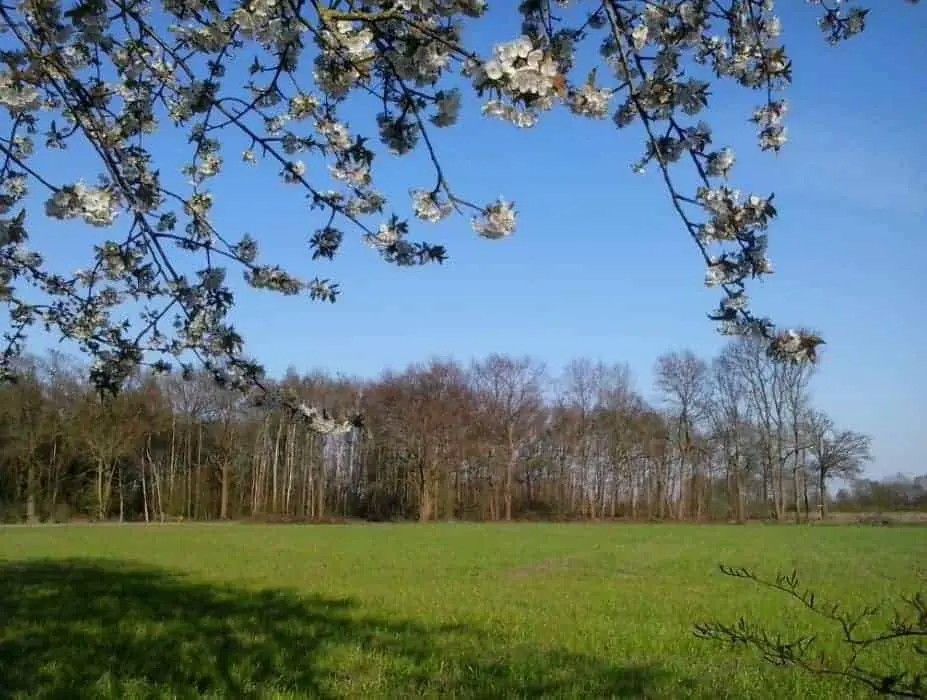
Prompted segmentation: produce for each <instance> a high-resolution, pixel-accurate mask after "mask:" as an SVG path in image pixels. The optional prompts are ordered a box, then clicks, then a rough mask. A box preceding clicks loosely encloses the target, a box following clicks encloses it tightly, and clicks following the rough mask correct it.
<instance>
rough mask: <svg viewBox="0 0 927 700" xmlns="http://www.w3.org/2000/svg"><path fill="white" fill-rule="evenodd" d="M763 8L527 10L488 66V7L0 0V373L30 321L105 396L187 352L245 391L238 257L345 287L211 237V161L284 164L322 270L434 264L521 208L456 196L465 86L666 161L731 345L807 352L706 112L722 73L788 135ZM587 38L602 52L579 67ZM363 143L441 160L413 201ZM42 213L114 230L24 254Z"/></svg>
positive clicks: (752, 211) (312, 0)
mask: <svg viewBox="0 0 927 700" xmlns="http://www.w3.org/2000/svg"><path fill="white" fill-rule="evenodd" d="M807 4H808V5H810V6H812V7H811V8H810V9H811V10H812V11H814V12H816V13H817V21H818V24H819V26H820V28H821V30H822V32H823V35H824V39H825V40H827V41H829V42H831V43H838V42H841V41H843V40H845V39H848V38H850V37H852V36H854V35H856V34H858V33H859V32H861V31H862V30H863V29H864V27H865V22H866V17H867V10H864V9H861V8H858V7H850V6H848V3H845V2H843V1H842V0H807ZM503 5H505V4H504V3H500V9H499V10H498V11H512V10H511V9H509V6H506V7H503ZM776 5H777V3H776V2H774V0H681V1H679V0H586V1H580V0H574V1H572V2H570V1H568V0H555V1H551V0H524V1H523V2H521V3H520V4H518V6H517V12H518V13H520V16H521V34H520V36H517V37H514V38H513V37H501V39H503V40H502V41H500V43H497V44H496V45H495V47H494V49H493V50H492V52H491V54H490V55H485V56H481V55H478V53H477V52H476V51H474V50H473V49H472V48H469V46H470V44H469V43H468V39H467V30H468V28H469V26H470V25H472V24H474V23H476V22H479V21H480V20H481V19H483V18H485V17H486V16H487V10H488V7H487V3H486V2H485V0H330V1H328V2H323V1H322V0H230V1H223V0H163V2H160V3H156V2H150V1H149V0H112V1H110V2H105V1H104V0H76V1H73V2H60V1H59V0H16V1H15V2H7V1H4V2H0V30H2V31H3V33H4V35H5V38H4V47H3V50H2V51H0V64H2V67H0V104H2V106H3V107H4V111H5V114H4V115H3V117H2V123H0V130H2V135H0V158H2V169H0V216H2V218H0V299H2V300H3V302H4V303H5V305H6V306H7V308H8V310H9V315H10V328H9V330H8V332H7V333H6V334H5V343H4V348H3V350H2V359H0V374H3V375H4V376H6V377H9V376H11V375H12V373H13V368H14V366H15V365H14V360H15V358H16V357H17V356H19V355H20V354H21V353H22V352H23V349H24V347H25V342H26V338H27V333H28V332H29V329H30V328H32V327H34V326H44V327H46V328H47V329H49V330H50V331H51V332H53V333H56V334H58V335H60V336H61V337H64V338H68V339H70V340H72V341H74V342H76V343H77V345H78V346H79V347H80V349H81V350H82V351H84V352H85V353H87V354H88V355H89V356H90V357H91V358H92V359H93V365H92V379H93V382H94V383H95V384H96V385H97V387H99V388H100V389H101V390H105V389H109V390H115V389H117V388H118V387H119V386H120V385H121V384H122V383H123V382H124V380H125V379H126V378H127V377H128V376H130V375H131V374H132V372H133V371H134V370H135V369H136V368H137V367H138V366H139V365H143V364H147V365H151V366H153V367H154V368H156V369H158V370H164V371H166V370H168V369H169V368H170V366H171V365H170V363H171V362H176V363H179V364H180V366H181V367H182V368H183V370H184V371H185V372H186V373H189V372H191V371H192V369H193V368H194V366H195V365H196V363H197V361H199V362H200V363H202V364H204V365H205V366H206V367H207V369H209V370H210V371H211V372H212V373H213V374H214V375H215V376H216V378H218V379H220V380H221V381H222V382H224V383H227V384H231V385H233V386H234V385H237V386H246V385H247V386H250V385H253V384H254V383H258V384H259V383H260V382H261V377H262V374H263V370H262V368H261V366H260V364H259V362H257V361H256V360H254V359H253V358H249V357H248V356H247V354H246V352H245V340H244V338H242V337H241V336H240V335H239V333H238V332H237V331H236V330H235V328H234V326H233V325H232V324H231V322H230V321H229V318H228V314H229V311H230V309H231V308H232V306H233V304H234V302H235V297H234V294H233V293H232V291H231V289H230V287H229V284H228V282H227V280H228V274H229V271H230V270H235V271H240V272H241V273H242V274H243V275H244V279H245V280H246V281H247V283H248V284H249V285H250V286H251V287H254V288H259V289H268V290H272V291H275V292H279V293H280V294H285V295H308V296H309V297H310V298H312V299H316V300H323V301H334V300H335V299H336V297H337V295H338V292H339V287H338V284H337V282H336V281H333V280H330V279H326V278H321V277H317V278H314V279H301V278H298V277H297V276H295V275H293V274H291V273H290V272H289V271H288V270H286V269H285V268H284V267H282V266H281V265H279V264H276V263H273V262H265V261H263V260H262V259H261V257H260V255H259V243H260V241H259V240H258V238H256V237H252V236H250V235H243V236H240V237H238V235H239V232H233V231H220V230H218V229H217V227H216V226H215V224H214V220H215V217H214V212H215V211H216V210H217V209H218V208H219V207H221V206H222V202H221V201H214V200H213V195H212V193H211V191H210V184H211V182H213V181H214V179H215V178H217V177H219V176H220V175H221V174H222V172H223V163H224V162H225V160H226V159H230V158H238V157H240V158H241V159H242V160H243V161H245V162H246V163H253V164H255V165H263V166H266V167H270V168H274V169H275V170H277V171H278V172H279V177H280V179H281V180H282V182H283V183H284V184H286V185H289V186H292V187H294V188H295V189H297V190H299V191H301V192H302V193H303V194H305V195H306V196H307V198H308V202H309V207H310V208H311V209H313V210H317V212H318V216H319V217H320V221H319V225H318V227H317V229H316V230H315V232H314V233H313V235H312V236H311V243H310V245H311V248H312V257H313V258H314V259H318V258H329V259H330V258H333V257H334V256H335V255H336V254H337V253H338V251H339V248H340V247H341V245H342V242H343V240H344V236H345V232H346V231H348V230H352V229H353V230H359V231H360V233H361V235H362V238H363V240H364V241H365V242H366V243H367V244H368V245H369V246H371V247H372V248H373V249H374V250H375V251H377V252H378V253H379V254H380V255H381V256H382V257H383V259H384V260H385V261H386V262H388V263H391V264H394V265H399V266H410V265H424V264H428V263H432V262H439V263H440V262H442V261H444V260H445V259H446V256H447V253H446V251H445V248H444V247H443V246H441V245H438V244H432V243H428V242H423V241H414V240H412V236H413V233H412V230H413V224H414V222H415V221H416V220H417V221H418V222H422V223H437V222H440V221H442V220H444V219H446V218H448V217H450V216H452V215H454V214H458V215H463V216H471V217H472V226H473V229H474V231H475V232H476V233H477V234H478V235H480V236H482V237H484V238H488V239H499V238H504V237H507V236H509V235H511V234H512V233H513V232H514V231H515V229H516V209H515V206H514V204H513V203H511V202H509V201H506V200H505V199H501V198H500V199H498V200H497V201H493V202H489V203H478V204H475V203H472V202H471V201H469V200H468V199H467V198H466V196H465V194H463V193H459V192H458V191H457V190H456V189H454V187H453V183H452V182H450V181H449V179H448V178H447V177H445V174H444V171H443V170H442V167H441V160H440V157H439V153H438V152H437V151H436V149H435V148H434V147H433V142H432V139H431V137H430V134H431V132H432V130H433V129H444V128H449V127H452V126H453V125H454V124H455V122H456V121H457V117H458V112H459V110H460V108H461V104H462V101H463V100H464V99H467V98H470V99H474V98H475V99H477V100H479V102H480V104H481V110H482V113H483V114H484V115H485V116H486V117H489V118H498V119H503V120H505V121H508V122H511V123H512V124H513V125H514V126H515V127H518V128H529V127H531V126H533V125H534V124H535V123H537V122H538V120H539V119H542V118H543V116H544V114H545V113H546V112H548V111H549V110H552V109H554V108H565V109H567V110H569V111H570V112H571V113H572V114H574V115H576V116H577V117H579V118H588V119H607V118H611V119H612V120H613V121H614V124H615V125H616V126H617V127H618V128H619V129H625V128H628V127H632V126H633V127H636V128H638V129H639V130H640V131H641V133H642V135H643V141H644V147H643V152H642V156H641V158H640V160H639V161H638V162H636V163H634V164H633V167H634V168H635V170H638V171H641V170H643V169H644V168H645V167H648V166H652V167H654V168H655V169H656V170H658V171H659V173H660V174H661V177H662V179H663V180H664V182H665V185H666V190H667V193H668V195H669V199H670V204H671V206H672V207H673V208H674V209H675V211H676V212H677V213H678V215H679V217H680V220H681V222H682V227H683V228H684V229H685V231H686V233H687V234H688V236H689V237H690V238H691V239H692V241H693V242H694V244H695V246H696V247H697V249H698V251H699V252H700V254H701V256H702V258H703V259H704V263H705V265H706V275H705V284H706V285H708V286H712V287H718V288H720V290H721V292H722V299H721V301H720V304H719V307H718V309H717V310H716V311H715V312H714V313H712V314H710V316H711V318H713V319H714V320H715V321H717V322H718V323H719V324H720V326H721V330H722V332H724V333H728V334H734V335H749V336H760V337H762V338H763V339H765V341H766V343H767V349H768V352H769V353H770V354H771V355H773V356H774V357H776V358H779V359H782V360H789V361H798V362H805V361H813V360H814V359H815V349H816V347H817V346H818V345H820V343H822V342H823V341H822V339H821V338H820V337H818V336H817V334H816V333H814V332H811V331H808V330H803V329H780V328H777V327H776V326H775V325H774V324H773V322H772V321H771V320H770V319H767V318H764V317H761V316H757V315H755V314H754V313H753V311H751V309H750V307H749V305H748V302H747V295H746V291H745V290H746V284H747V282H748V280H750V279H751V278H757V277H762V276H765V275H768V274H769V273H770V272H771V271H772V266H771V264H770V262H769V259H768V258H767V234H766V231H767V228H768V227H769V225H770V223H771V221H772V220H773V219H774V218H775V217H776V214H777V212H776V207H775V206H774V204H773V195H772V194H770V193H762V192H760V193H744V192H741V191H740V190H739V189H737V188H736V187H735V185H734V184H733V182H732V179H731V178H732V172H733V168H734V165H735V156H734V153H733V151H732V150H731V149H730V148H729V147H726V146H725V145H724V139H723V137H720V136H718V135H716V134H714V133H713V131H712V129H711V127H710V126H709V124H708V123H706V121H704V119H705V118H706V117H705V115H706V114H707V112H708V111H709V108H710V105H709V99H710V96H711V91H712V87H713V86H714V85H716V84H718V83H720V82H722V81H727V82H733V83H734V84H737V85H740V86H742V87H743V88H745V89H746V90H749V91H754V92H756V93H757V94H758V97H757V100H756V108H755V110H754V111H753V113H752V115H750V116H749V118H750V119H751V120H752V122H753V123H754V124H755V126H756V133H757V140H758V146H759V148H760V149H762V150H763V151H772V152H778V151H779V150H780V149H781V148H783V147H784V146H785V144H786V141H787V134H786V127H785V125H784V118H785V115H786V113H787V106H788V105H787V101H786V99H785V97H784V91H785V90H786V89H787V87H788V86H789V83H790V82H791V75H792V63H791V60H790V58H789V55H788V54H787V52H786V50H785V47H784V45H783V43H782V41H781V39H780V32H781V22H780V19H779V18H778V16H777V12H776ZM584 45H589V46H591V47H597V48H598V51H597V53H595V54H594V56H595V58H594V63H593V65H584V64H585V63H588V61H586V60H585V57H586V56H587V54H588V55H592V54H593V52H592V51H586V52H583V51H581V49H582V47H583V46H584ZM580 59H582V60H580ZM371 98H372V100H373V102H371V104H374V103H375V104H377V105H378V108H377V110H378V111H376V113H375V114H373V113H371V114H370V117H371V119H370V120H369V123H368V124H363V125H355V126H356V128H355V126H349V125H348V123H347V121H346V120H345V119H344V118H343V116H342V115H343V114H344V112H345V111H346V109H347V105H348V104H350V103H351V101H352V100H360V99H368V100H369V99H371ZM365 128H366V129H367V131H365V130H364V129H365ZM165 138H172V139H173V141H170V143H172V144H173V143H175V142H176V143H178V144H180V143H183V144H184V145H185V147H186V148H187V156H186V164H185V165H184V167H183V169H182V173H181V174H182V175H183V179H179V177H178V174H177V173H174V172H168V170H169V169H170V168H167V167H166V163H167V160H166V156H165V155H164V154H165V152H166V150H167V149H166V148H165V145H164V144H165V143H168V142H167V141H165V140H164V139H165ZM181 139H182V141H181ZM377 143H379V146H376V145H375V144H377ZM378 148H382V149H386V150H387V151H388V152H390V153H392V154H396V155H404V154H408V153H411V152H413V151H416V150H423V151H424V152H427V155H428V156H429V160H430V163H431V165H432V169H433V173H432V174H431V176H427V175H426V176H425V177H423V179H422V181H421V182H420V183H418V184H415V183H413V184H412V185H411V187H410V190H409V192H410V201H409V202H405V203H403V202H396V201H394V202H387V201H386V198H385V197H384V196H383V195H382V194H381V193H380V191H378V189H377V186H376V181H375V179H374V175H375V171H376V167H375V164H374V163H375V155H376V153H377V152H378V151H377V150H376V149H378ZM68 157H71V158H73V159H75V160H77V161H78V162H79V163H80V167H81V169H82V170H85V171H86V175H85V176H84V177H83V178H82V179H78V180H76V181H70V182H68V181H61V180H60V179H59V178H58V177H57V175H58V172H57V170H56V167H55V163H56V159H61V158H68ZM322 164H324V166H327V173H328V176H329V179H328V180H325V179H323V178H322V177H320V176H319V175H317V173H320V172H323V171H324V168H323V167H319V166H320V165H322ZM310 166H311V167H310ZM682 168H687V169H688V170H689V172H687V173H683V174H682V175H681V176H677V171H680V172H681V169H682ZM680 179H681V180H683V181H685V182H687V183H692V185H691V186H689V185H686V186H685V187H683V186H682V185H680V184H678V180H680ZM423 183H427V184H423ZM500 185H501V186H502V187H504V185H505V183H500ZM30 191H32V193H33V194H32V195H30V194H29V192H30ZM33 196H34V197H35V198H36V199H35V202H36V203H37V204H36V205H35V206H33V205H32V204H31V203H30V202H31V201H32V197H33ZM404 210H411V211H410V216H404V215H403V214H402V212H403V211H404ZM43 212H44V216H45V217H47V218H50V219H58V220H76V221H82V222H84V223H85V224H87V225H89V226H92V227H100V228H105V229H108V230H111V231H113V234H112V237H111V238H107V239H106V240H105V241H104V242H102V243H100V244H95V245H93V248H92V253H91V255H90V256H89V260H87V261H86V263H85V264H84V265H83V266H82V267H81V268H80V269H78V270H76V271H73V272H68V273H60V272H56V271H54V270H52V269H50V268H49V266H48V265H47V264H46V261H45V258H44V257H43V255H42V252H41V251H38V250H32V249H31V248H30V247H29V232H30V230H31V229H32V228H33V227H35V226H37V225H38V224H36V220H37V219H39V218H40V217H41V216H42V214H43ZM415 225H416V226H417V224H415Z"/></svg>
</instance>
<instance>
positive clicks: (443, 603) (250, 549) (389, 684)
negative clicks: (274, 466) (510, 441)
mask: <svg viewBox="0 0 927 700" xmlns="http://www.w3.org/2000/svg"><path fill="white" fill-rule="evenodd" d="M248 524H250V523H245V522H240V521H239V522H235V521H233V522H227V523H220V522H216V523H202V522H196V523H190V522H185V523H165V524H164V525H173V527H166V526H162V525H161V524H156V523H151V524H150V525H151V526H150V527H147V526H146V524H145V523H123V524H122V525H124V527H108V526H105V527H103V526H101V527H93V526H92V525H91V526H88V527H83V526H79V525H78V526H74V525H68V524H65V525H62V526H57V527H55V526H48V525H44V526H43V525H39V526H24V527H11V528H8V529H5V530H4V531H3V534H2V536H0V667H2V668H4V669H5V678H0V697H3V698H27V697H28V698H35V697H60V696H61V695H62V693H67V692H71V693H76V694H77V695H79V696H92V697H99V698H117V697H118V698H130V699H131V698H169V697H170V698H173V697H182V698H186V697H191V698H192V697H205V698H220V697H235V698H238V697H241V698H252V697H253V698H310V697H315V698H353V697H365V698H367V697H438V696H440V697H460V698H465V697H466V698H470V697H473V698H476V697H480V698H490V697H493V698H496V697H576V698H579V697H583V698H588V697H645V698H661V697H691V698H709V697H711V698H769V697H798V696H803V697H815V698H837V697H840V698H857V697H859V698H862V697H868V694H867V693H866V692H864V689H863V688H862V687H861V686H858V685H854V684H852V683H848V682H846V681H843V680H841V679H832V678H831V679H825V678H818V677H814V676H811V675H809V674H806V673H804V672H802V671H801V670H798V669H791V668H776V667H774V666H772V665H769V664H767V663H765V662H764V661H763V660H762V658H761V657H760V656H759V655H758V654H757V653H755V652H751V651H750V650H744V649H736V650H729V649H727V648H725V647H723V646H722V645H720V644H718V643H715V642H709V641H705V640H699V639H696V638H695V636H694V634H693V627H694V625H695V624H696V623H698V622H706V621H710V620H718V621H722V622H729V623H732V622H736V621H737V620H738V619H739V618H740V617H744V618H746V619H747V620H749V621H752V622H757V623H760V624H762V625H763V626H764V627H767V628H768V629H769V630H770V631H771V632H773V633H776V632H779V633H783V634H785V635H790V636H791V635H798V634H805V633H814V634H817V635H819V641H818V644H819V646H820V649H821V651H824V652H826V653H829V654H834V653H838V654H839V651H840V648H839V646H838V645H837V644H836V634H835V633H836V630H834V629H832V627H829V626H828V625H827V624H823V623H822V621H820V620H817V619H814V617H813V616H812V615H811V614H809V613H807V612H804V611H802V610H801V606H800V604H797V601H794V600H790V599H788V598H787V597H786V596H784V595H783V594H781V593H776V592H774V591H769V590H766V589H763V588H762V587H760V586H757V585H755V584H753V583H751V582H748V581H739V580H732V579H731V578H729V577H726V576H724V575H722V574H721V573H720V571H719V569H718V565H719V564H721V563H723V564H727V565H732V566H747V567H750V568H755V569H756V570H757V572H758V573H760V574H763V575H765V576H773V575H775V573H776V572H777V571H792V570H793V569H794V570H797V571H798V573H799V575H800V577H801V579H802V581H803V583H804V584H805V585H807V586H808V587H809V588H811V589H812V590H814V591H815V592H816V593H817V594H818V595H819V596H820V597H821V598H822V599H825V600H828V601H833V602H840V603H841V604H842V606H847V607H850V608H860V607H862V606H864V605H867V604H875V603H887V604H889V607H887V608H886V615H888V613H889V612H890V605H891V604H892V603H895V602H900V600H899V596H900V595H902V594H905V593H908V594H910V593H913V592H914V591H915V590H917V589H918V587H920V588H923V585H924V582H923V579H922V578H921V576H922V572H918V570H917V562H924V561H927V537H925V536H924V533H923V532H922V531H921V530H920V528H909V527H902V528H873V527H860V526H840V525H835V526H828V527H811V528H781V527H761V526H759V525H755V524H750V525H746V526H741V527H730V526H728V525H726V524H717V523H716V524H703V525H701V526H700V527H692V526H691V525H687V524H679V523H673V524H659V525H654V524H648V523H621V524H615V523H592V524H590V523H585V524H583V523H562V524H560V523H558V524H549V523H525V522H514V523H509V524H496V523H493V524H477V523H467V522H453V523H431V524H417V526H416V527H389V525H394V524H393V523H369V524H368V526H366V527H365V526H361V525H357V524H350V525H334V524H333V525H330V526H329V527H304V528H299V527H292V526H291V525H281V524H265V525H262V526H261V527H246V525H248ZM632 524H633V525H635V526H634V527H629V525H632ZM95 525H102V524H101V523H95ZM114 525H118V523H114ZM236 525H238V527H236ZM885 619H886V620H887V619H888V617H886V618H885ZM880 654H881V656H880V655H874V656H871V657H869V658H868V660H867V663H869V664H870V665H871V666H875V667H879V668H882V667H883V666H884V667H885V668H888V666H886V665H890V664H904V663H905V662H906V661H910V660H911V658H913V657H904V656H896V657H894V658H892V655H891V654H886V653H885V652H884V650H883V651H882V652H880Z"/></svg>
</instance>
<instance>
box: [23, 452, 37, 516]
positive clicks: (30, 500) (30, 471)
mask: <svg viewBox="0 0 927 700" xmlns="http://www.w3.org/2000/svg"><path fill="white" fill-rule="evenodd" d="M35 491H36V478H35V459H34V454H32V453H30V454H29V455H28V457H27V459H26V522H27V523H31V524H34V523H37V522H38V521H39V518H38V514H37V512H36V504H35V501H36V498H35Z"/></svg>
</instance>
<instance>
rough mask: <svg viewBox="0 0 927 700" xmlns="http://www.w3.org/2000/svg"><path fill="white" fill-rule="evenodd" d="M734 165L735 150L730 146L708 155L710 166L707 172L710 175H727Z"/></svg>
mask: <svg viewBox="0 0 927 700" xmlns="http://www.w3.org/2000/svg"><path fill="white" fill-rule="evenodd" d="M732 167H734V151H732V150H731V149H730V148H722V149H721V150H720V151H716V152H715V153H712V154H711V155H709V156H708V166H707V167H706V168H705V172H706V173H707V175H708V176H709V177H727V174H728V172H729V171H730V169H731V168H732Z"/></svg>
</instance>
